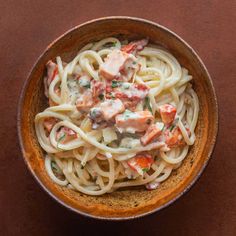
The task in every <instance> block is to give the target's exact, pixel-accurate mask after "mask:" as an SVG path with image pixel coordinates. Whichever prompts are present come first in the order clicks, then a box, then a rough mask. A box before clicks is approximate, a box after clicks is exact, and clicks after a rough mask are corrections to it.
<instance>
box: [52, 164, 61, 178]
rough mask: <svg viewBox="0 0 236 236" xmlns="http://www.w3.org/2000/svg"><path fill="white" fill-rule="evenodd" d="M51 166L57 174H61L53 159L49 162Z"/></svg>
mask: <svg viewBox="0 0 236 236" xmlns="http://www.w3.org/2000/svg"><path fill="white" fill-rule="evenodd" d="M51 167H52V170H53V171H54V172H55V173H56V174H58V175H61V174H62V171H61V170H60V168H59V166H58V165H57V164H56V162H55V161H52V162H51Z"/></svg>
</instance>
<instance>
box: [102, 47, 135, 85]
mask: <svg viewBox="0 0 236 236" xmlns="http://www.w3.org/2000/svg"><path fill="white" fill-rule="evenodd" d="M132 61H134V57H131V56H130V55H129V54H127V53H125V52H122V51H120V50H113V51H112V52H111V53H110V54H108V56H107V58H106V60H105V62H104V63H103V64H102V65H101V66H100V68H99V74H100V75H101V76H102V77H104V78H105V79H107V80H112V79H118V78H119V77H120V72H121V71H122V70H123V69H124V68H125V66H126V64H127V63H132Z"/></svg>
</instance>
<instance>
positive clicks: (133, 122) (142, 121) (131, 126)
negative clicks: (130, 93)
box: [116, 110, 154, 133]
mask: <svg viewBox="0 0 236 236" xmlns="http://www.w3.org/2000/svg"><path fill="white" fill-rule="evenodd" d="M153 121H154V117H153V115H152V114H151V113H150V112H149V111H137V112H131V111H129V110H126V111H125V112H124V113H123V114H121V115H117V116H116V127H117V129H118V130H119V131H120V132H121V133H122V132H128V133H135V132H143V131H145V130H147V129H148V127H149V126H150V125H151V124H152V123H153Z"/></svg>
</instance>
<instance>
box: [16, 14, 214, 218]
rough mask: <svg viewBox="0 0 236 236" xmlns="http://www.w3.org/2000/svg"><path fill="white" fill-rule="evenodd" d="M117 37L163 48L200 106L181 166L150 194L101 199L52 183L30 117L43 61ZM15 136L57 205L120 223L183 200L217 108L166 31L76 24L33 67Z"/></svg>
mask: <svg viewBox="0 0 236 236" xmlns="http://www.w3.org/2000/svg"><path fill="white" fill-rule="evenodd" d="M109 36H116V37H119V38H127V39H140V38H143V37H148V38H149V39H150V41H151V42H153V43H156V44H158V45H161V46H163V47H165V48H166V49H167V50H169V51H170V52H171V53H172V54H173V55H174V56H175V57H176V58H177V60H178V61H179V62H180V64H181V65H182V66H184V67H185V68H187V69H188V70H189V72H190V74H191V75H193V81H192V83H193V87H194V89H195V91H196V93H197V94H198V97H199V103H200V113H199V120H198V124H197V127H196V130H195V131H196V141H195V144H194V145H193V146H192V147H191V148H190V151H189V154H188V156H187V157H186V158H185V160H184V162H183V164H182V165H181V167H180V168H178V169H177V170H175V171H174V172H173V173H172V175H171V176H170V177H169V178H168V179H167V180H166V181H165V182H163V183H162V184H161V186H160V187H159V188H158V189H156V190H153V191H148V190H146V189H144V188H132V189H125V190H118V191H116V192H113V193H110V194H105V195H103V196H88V195H85V194H82V193H79V192H75V191H73V190H70V189H67V188H65V187H60V186H58V185H56V184H54V183H53V182H52V181H51V179H50V178H49V176H48V175H47V173H46V171H45V168H44V161H43V155H44V153H43V150H42V149H41V147H40V146H39V143H38V141H37V137H36V133H35V129H34V117H35V115H36V114H37V113H38V112H40V111H42V110H43V109H45V108H46V99H45V97H44V88H43V75H44V73H45V64H46V62H47V61H48V60H50V59H54V58H55V57H56V56H58V55H60V56H61V57H62V59H63V60H65V61H67V60H71V59H72V58H73V57H74V56H75V55H76V52H77V51H78V49H80V48H82V47H83V46H84V45H85V44H87V43H89V42H91V41H97V40H100V39H102V38H105V37H109ZM17 122H18V124H17V126H18V135H19V140H20V146H21V150H22V153H23V157H24V160H25V163H26V164H27V166H28V168H29V170H30V171H31V173H32V174H33V176H34V177H35V178H36V180H37V181H38V183H39V184H40V185H41V186H42V187H43V189H44V190H46V192H47V193H48V194H49V195H51V196H52V197H53V198H54V199H55V200H56V201H58V202H59V203H61V204H62V205H64V206H66V207H67V208H69V209H71V210H73V211H75V212H77V213H80V214H82V215H85V216H90V217H94V218H97V219H113V220H124V219H133V218H137V217H140V216H144V215H147V214H150V213H153V212H156V211H159V210H160V209H162V208H164V207H166V206H168V205H170V204H171V203H173V202H174V201H175V200H176V199H178V198H179V197H180V196H182V195H183V194H184V193H185V192H186V191H187V190H188V189H189V188H190V187H191V186H192V185H193V183H194V182H195V181H196V180H197V179H198V178H199V176H200V175H201V173H202V171H203V170H204V168H205V167H206V165H207V163H208V161H209V159H210V155H211V153H212V151H213V147H214V144H215V141H216V135H217V129H218V108H217V100H216V95H215V90H214V87H213V84H212V81H211V78H210V75H209V73H208V71H207V69H206V67H205V66H204V64H203V62H202V61H201V59H200V58H199V56H198V55H197V54H196V52H195V51H194V50H193V49H192V48H191V47H190V46H189V45H188V44H187V43H186V42H185V41H184V40H183V39H181V38H180V37H179V36H177V35H176V34H175V33H173V32H171V31H170V30H169V29H167V28H165V27H163V26H161V25H159V24H156V23H154V22H150V21H147V20H144V19H139V18H133V17H106V18H100V19H96V20H92V21H89V22H86V23H84V24H81V25H79V26H76V27H75V28H73V29H71V30H69V31H68V32H66V33H65V34H63V35H62V36H60V37H59V38H58V39H56V40H55V41H53V42H52V43H51V44H50V45H49V46H48V47H47V48H46V50H45V51H44V52H43V53H42V55H41V56H40V57H39V58H38V60H37V61H36V63H35V64H34V66H33V68H32V70H31V72H30V73H29V76H28V78H27V80H26V81H25V84H24V86H23V89H22V93H21V97H20V102H19V110H18V120H17Z"/></svg>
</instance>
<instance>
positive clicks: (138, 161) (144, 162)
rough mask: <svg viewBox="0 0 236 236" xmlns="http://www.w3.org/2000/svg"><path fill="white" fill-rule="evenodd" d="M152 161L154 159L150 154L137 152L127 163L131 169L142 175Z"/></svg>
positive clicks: (148, 168)
mask: <svg viewBox="0 0 236 236" xmlns="http://www.w3.org/2000/svg"><path fill="white" fill-rule="evenodd" d="M153 162H154V160H153V158H152V156H151V155H149V154H138V155H136V156H135V157H133V158H131V159H130V160H128V161H127V164H128V165H129V167H130V168H131V169H132V170H134V171H136V172H138V173H139V174H140V175H143V173H144V172H147V171H149V170H150V168H151V165H152V164H153Z"/></svg>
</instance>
